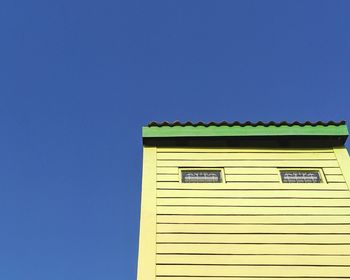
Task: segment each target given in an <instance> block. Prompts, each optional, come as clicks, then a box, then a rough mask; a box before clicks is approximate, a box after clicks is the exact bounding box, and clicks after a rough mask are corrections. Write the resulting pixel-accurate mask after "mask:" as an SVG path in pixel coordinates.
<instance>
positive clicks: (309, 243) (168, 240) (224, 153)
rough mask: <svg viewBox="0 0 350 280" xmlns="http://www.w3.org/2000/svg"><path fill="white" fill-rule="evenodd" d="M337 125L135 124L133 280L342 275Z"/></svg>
mask: <svg viewBox="0 0 350 280" xmlns="http://www.w3.org/2000/svg"><path fill="white" fill-rule="evenodd" d="M347 136H348V129H347V126H346V123H345V122H304V123H299V122H293V123H288V122H280V123H275V122H268V123H265V122H257V123H251V122H246V123H240V122H232V123H229V122H221V123H214V122H212V123H202V122H200V123H191V122H186V123H180V122H174V123H167V122H163V123H155V122H152V123H150V124H149V125H148V126H146V127H143V145H144V149H143V153H144V154H143V179H142V202H141V205H142V206H141V222H140V243H139V263H138V280H228V279H236V280H240V279H241V280H252V279H255V280H256V279H260V280H273V279H283V280H289V279H290V280H291V279H298V280H306V279H308V280H310V279H312V280H320V279H323V280H324V279H329V280H331V279H350V191H349V187H350V159H349V155H348V152H347V150H346V148H345V147H344V144H345V141H346V139H347Z"/></svg>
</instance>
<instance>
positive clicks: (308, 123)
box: [147, 120, 346, 127]
mask: <svg viewBox="0 0 350 280" xmlns="http://www.w3.org/2000/svg"><path fill="white" fill-rule="evenodd" d="M330 125H332V126H341V125H346V121H344V120H342V121H326V122H325V121H316V122H311V121H305V122H299V121H293V122H288V121H281V122H275V121H269V122H263V121H258V122H252V121H246V122H239V121H232V122H229V121H221V122H202V121H200V122H191V121H186V122H181V121H174V122H168V121H163V122H156V121H152V122H150V123H149V124H148V125H147V126H148V127H174V126H181V127H185V126H190V127H191V126H192V127H196V126H205V127H209V126H217V127H218V126H230V127H232V126H240V127H245V126H251V127H256V126H264V127H269V126H275V127H280V126H330Z"/></svg>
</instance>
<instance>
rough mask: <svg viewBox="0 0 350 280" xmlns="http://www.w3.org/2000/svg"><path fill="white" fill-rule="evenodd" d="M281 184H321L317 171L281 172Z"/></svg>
mask: <svg viewBox="0 0 350 280" xmlns="http://www.w3.org/2000/svg"><path fill="white" fill-rule="evenodd" d="M280 174H281V179H282V183H299V184H303V183H304V184H305V183H322V176H321V174H320V171H319V170H281V171H280Z"/></svg>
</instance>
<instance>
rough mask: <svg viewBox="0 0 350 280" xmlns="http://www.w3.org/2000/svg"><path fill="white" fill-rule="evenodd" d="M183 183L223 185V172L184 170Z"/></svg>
mask: <svg viewBox="0 0 350 280" xmlns="http://www.w3.org/2000/svg"><path fill="white" fill-rule="evenodd" d="M181 182H182V183H222V174H221V170H182V171H181Z"/></svg>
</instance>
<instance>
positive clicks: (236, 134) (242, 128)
mask: <svg viewBox="0 0 350 280" xmlns="http://www.w3.org/2000/svg"><path fill="white" fill-rule="evenodd" d="M348 134H349V132H348V128H347V125H346V123H345V122H344V121H342V122H315V123H311V122H305V123H299V122H294V123H287V122H282V123H275V122H269V123H263V122H258V123H251V122H246V123H238V122H232V123H228V122H223V123H189V122H187V123H180V122H175V123H150V124H149V125H148V126H145V127H143V129H142V136H143V142H144V144H145V145H152V146H153V145H155V146H157V145H166V146H196V145H203V144H204V145H209V146H213V145H214V146H216V145H220V146H260V145H263V146H266V145H268V146H317V147H321V146H342V145H344V144H345V142H346V139H347V137H348Z"/></svg>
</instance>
